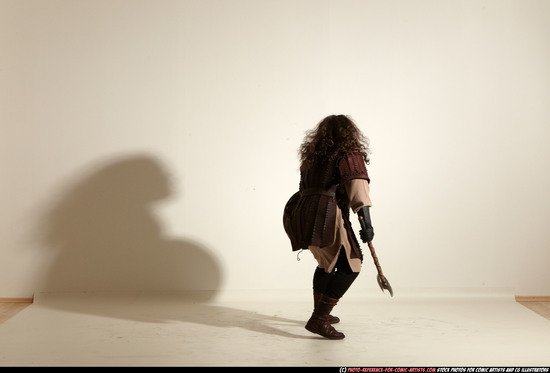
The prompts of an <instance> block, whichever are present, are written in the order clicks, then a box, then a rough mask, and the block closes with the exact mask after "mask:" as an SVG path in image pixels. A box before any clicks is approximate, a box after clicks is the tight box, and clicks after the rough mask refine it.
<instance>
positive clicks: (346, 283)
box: [313, 248, 359, 299]
mask: <svg viewBox="0 0 550 373" xmlns="http://www.w3.org/2000/svg"><path fill="white" fill-rule="evenodd" d="M357 276H359V272H353V271H352V270H351V267H350V266H349V263H348V259H347V258H346V252H345V250H344V249H343V248H341V249H340V253H339V254H338V259H337V260H336V265H335V266H334V269H333V270H332V272H331V273H326V272H325V270H324V269H323V268H319V267H317V268H316V269H315V273H314V274H313V291H316V292H319V293H322V294H325V295H326V296H328V297H331V298H334V299H340V298H342V296H344V294H345V293H346V291H347V290H348V289H349V287H350V286H351V284H352V283H353V281H355V279H356V278H357Z"/></svg>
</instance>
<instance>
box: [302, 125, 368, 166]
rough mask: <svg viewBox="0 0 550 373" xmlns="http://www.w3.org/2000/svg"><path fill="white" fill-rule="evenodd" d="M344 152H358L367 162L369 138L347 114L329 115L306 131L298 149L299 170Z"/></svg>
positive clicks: (331, 158)
mask: <svg viewBox="0 0 550 373" xmlns="http://www.w3.org/2000/svg"><path fill="white" fill-rule="evenodd" d="M346 153H348V154H349V153H360V154H361V155H362V156H363V159H364V160H365V163H366V164H369V153H370V150H369V140H368V138H367V137H365V136H364V135H363V133H362V132H361V130H360V129H359V128H358V127H357V125H356V124H355V123H354V122H353V120H352V119H351V118H349V117H348V116H346V115H330V116H328V117H326V118H324V119H323V120H322V121H321V122H319V124H317V126H316V127H315V128H314V129H312V130H309V131H307V132H306V136H305V138H304V141H303V142H302V145H300V148H299V150H298V154H299V158H300V170H305V169H307V168H309V167H311V166H312V165H313V164H315V163H318V162H323V161H332V160H334V159H336V158H337V157H338V156H340V155H342V154H346Z"/></svg>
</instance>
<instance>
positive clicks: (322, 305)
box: [306, 295, 345, 339]
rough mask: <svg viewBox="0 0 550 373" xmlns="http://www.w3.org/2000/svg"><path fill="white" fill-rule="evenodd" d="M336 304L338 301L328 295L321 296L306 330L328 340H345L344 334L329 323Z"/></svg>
mask: <svg viewBox="0 0 550 373" xmlns="http://www.w3.org/2000/svg"><path fill="white" fill-rule="evenodd" d="M336 303H338V299H334V298H330V297H327V296H326V295H323V296H321V299H319V303H318V304H317V305H316V306H315V309H314V310H313V314H312V315H311V317H310V319H309V320H308V322H307V324H306V329H307V330H308V331H310V332H312V333H315V334H319V335H320V336H323V337H325V338H328V339H343V338H344V337H345V335H344V333H340V332H339V331H337V330H336V329H334V328H333V327H332V325H330V322H329V315H330V311H332V308H334V306H336Z"/></svg>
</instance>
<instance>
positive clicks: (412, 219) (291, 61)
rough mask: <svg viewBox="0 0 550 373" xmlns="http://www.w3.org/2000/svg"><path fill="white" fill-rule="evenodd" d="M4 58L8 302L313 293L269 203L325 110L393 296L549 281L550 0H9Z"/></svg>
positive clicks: (276, 206)
mask: <svg viewBox="0 0 550 373" xmlns="http://www.w3.org/2000/svg"><path fill="white" fill-rule="evenodd" d="M0 53H1V58H0V82H1V83H0V115H1V117H0V119H1V124H0V125H1V137H0V142H1V143H0V156H1V157H0V162H1V168H0V177H1V182H2V193H1V194H0V211H1V214H0V297H28V296H31V295H32V294H33V293H34V292H37V291H40V290H127V289H131V290H135V289H153V290H182V289H184V290H185V289H192V290H194V289H212V290H233V289H301V288H309V287H310V286H311V275H312V272H313V269H314V266H315V263H314V261H313V259H312V258H311V255H310V254H309V253H302V254H301V256H300V257H301V259H302V260H301V261H296V255H295V254H293V253H292V252H291V251H290V246H289V242H288V241H287V238H286V236H285V234H284V231H283V228H282V222H281V216H282V208H283V205H284V203H285V202H286V200H287V198H288V197H289V196H290V195H291V194H292V193H293V192H294V191H295V189H296V188H297V185H298V177H299V175H298V160H297V152H296V151H297V148H298V146H299V144H300V142H301V141H302V138H303V135H304V132H305V131H306V130H307V129H309V128H311V127H313V126H314V125H315V124H316V123H317V122H318V121H319V120H320V119H322V118H323V117H324V116H326V115H328V114H332V113H346V114H349V115H351V116H352V117H353V118H354V119H355V120H356V121H357V122H358V124H359V126H360V127H361V129H362V130H363V131H364V132H365V133H366V134H367V136H368V137H369V138H370V139H371V145H372V150H373V153H372V157H371V159H372V162H371V165H370V166H369V172H370V174H371V178H372V184H371V190H372V199H373V201H374V204H375V206H374V207H373V211H372V215H373V225H374V227H375V232H376V237H375V244H376V247H377V251H378V256H379V258H380V260H381V262H382V265H383V267H384V271H385V274H386V275H387V277H388V279H390V281H391V283H392V286H393V288H394V289H395V290H396V292H397V291H398V290H399V289H409V288H420V289H431V288H439V289H453V288H473V289H491V288H512V289H514V291H515V293H516V294H517V295H549V294H550V275H549V274H548V273H549V272H548V270H547V266H548V263H549V262H550V250H549V247H550V230H549V229H548V227H547V226H548V223H549V222H550V196H549V193H548V190H549V189H550V176H549V174H548V169H549V168H550V150H548V148H547V146H546V145H547V143H548V141H549V140H550V111H548V104H550V70H549V68H548V66H550V2H548V1H546V0H540V1H525V0H516V1H503V0H488V1H481V0H475V1H438V0H432V1H430V0H422V1H364V0H362V1H359V0H358V1H330V0H325V1H322V0H310V1H308V0H298V1H296V0H288V1H280V0H277V1H260V0H225V1H220V0H217V1H213V0H206V1H205V0H194V1H189V0H179V1H177V0H172V1H170V0H161V1H159V0H155V1H152V0H150V1H143V0H94V1H90V0H88V1H84V0H0ZM367 252H368V250H367ZM364 272H365V273H364V274H362V276H360V277H359V279H358V280H357V283H356V285H355V288H356V289H362V288H364V289H368V288H376V287H377V285H376V281H375V270H374V266H373V265H372V263H371V261H370V258H369V257H368V256H367V258H366V263H365V270H364Z"/></svg>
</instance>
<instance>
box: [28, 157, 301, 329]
mask: <svg viewBox="0 0 550 373" xmlns="http://www.w3.org/2000/svg"><path fill="white" fill-rule="evenodd" d="M171 195H172V185H171V183H170V177H169V174H168V172H167V170H166V169H165V167H164V166H163V165H162V163H161V162H160V161H159V160H158V159H156V158H155V157H152V156H150V155H135V156H130V157H124V158H120V159H115V160H110V161H108V162H104V163H102V164H100V165H98V166H96V167H94V169H92V170H91V171H89V172H87V173H86V174H84V175H83V176H81V177H79V178H78V179H77V180H76V181H75V182H73V183H72V184H71V185H70V186H69V187H68V188H67V189H66V190H65V191H64V192H63V193H61V194H60V196H59V197H58V198H57V199H56V200H55V202H54V203H53V204H52V206H51V208H50V209H48V211H47V213H46V214H45V216H44V219H43V221H42V224H41V227H40V231H41V234H40V240H41V242H40V244H41V246H42V247H45V248H48V249H49V250H54V251H55V253H54V258H53V261H52V263H51V265H50V266H49V267H48V268H47V270H46V271H45V273H44V278H43V280H42V281H41V283H40V285H39V289H38V293H42V294H49V295H50V297H49V298H48V297H46V301H45V302H40V304H41V305H42V306H45V307H49V308H56V309H62V310H64V311H70V312H78V313H84V314H94V315H100V316H108V317H115V318H120V319H130V320H136V321H143V322H166V321H167V320H179V321H188V322H194V323H199V324H204V325H210V326H217V327H241V328H245V329H249V330H254V331H259V332H264V333H270V334H279V335H286V336H293V335H292V334H291V333H286V332H284V331H283V330H280V329H278V328H277V327H274V326H273V323H275V324H276V323H278V322H286V323H288V322H290V323H293V322H294V321H293V320H283V319H282V318H277V317H275V316H268V315H261V314H259V313H256V312H251V311H247V310H239V309H235V308H231V307H222V306H216V305H212V304H209V303H208V302H209V301H211V300H213V299H215V297H216V294H217V293H218V292H219V291H220V287H221V285H222V269H221V267H220V265H219V263H218V261H217V260H216V258H215V257H214V256H213V255H212V253H211V251H210V250H208V248H206V247H204V246H203V245H201V244H199V243H197V242H193V241H191V240H187V239H182V238H174V237H167V236H166V235H165V234H164V233H163V231H162V226H161V224H160V223H159V220H158V219H157V217H156V216H155V210H154V208H155V204H157V203H159V202H161V201H164V200H167V199H168V198H169V197H170V196H171ZM56 294H57V295H59V294H63V296H61V297H59V296H55V295H56ZM71 294H80V295H82V294H88V296H87V297H84V298H78V297H77V298H76V299H77V301H74V300H71ZM92 294H93V295H92ZM129 294H130V295H129ZM131 294H134V295H131ZM136 294H138V295H139V296H137V295H136ZM52 295H54V296H52ZM159 297H160V298H159ZM42 298H44V297H42ZM128 299H132V301H131V302H130V303H128ZM152 299H154V302H153V303H151V300H152ZM163 302H164V303H163ZM129 304H130V306H128V305H129ZM159 304H164V306H163V307H158V305H159ZM150 305H151V307H150Z"/></svg>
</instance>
